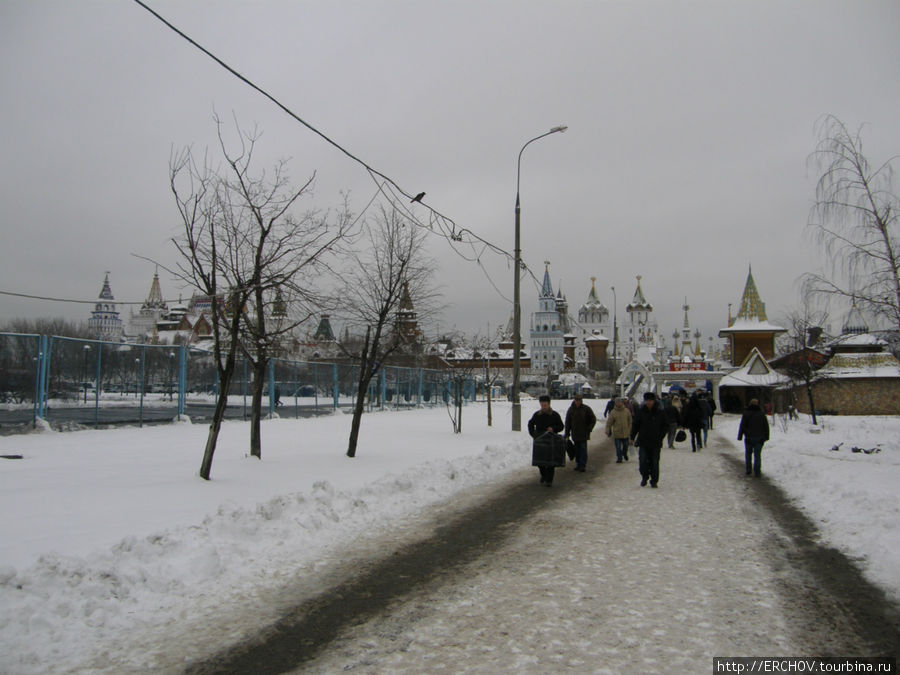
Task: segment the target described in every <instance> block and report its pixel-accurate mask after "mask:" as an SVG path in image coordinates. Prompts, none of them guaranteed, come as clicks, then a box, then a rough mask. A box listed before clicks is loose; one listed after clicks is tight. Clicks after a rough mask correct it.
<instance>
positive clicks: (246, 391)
mask: <svg viewBox="0 0 900 675" xmlns="http://www.w3.org/2000/svg"><path fill="white" fill-rule="evenodd" d="M451 372H452V371H449V370H433V369H425V368H408V367H398V366H384V367H382V368H380V369H379V371H378V373H376V375H375V377H374V378H373V379H372V381H371V383H370V384H369V388H368V390H367V392H366V409H367V410H369V411H371V410H385V409H402V408H418V407H424V406H438V405H445V404H446V403H447V402H449V401H450V399H451V396H452V395H453V394H452V393H451V390H452V391H455V385H454V386H453V387H451V385H450V381H451V379H452V377H451ZM252 378H253V368H252V364H251V363H250V362H249V361H248V360H247V359H246V358H242V357H238V361H237V365H236V368H235V372H234V376H233V378H232V381H231V384H230V387H229V391H228V407H227V408H226V412H225V416H226V419H249V417H250V399H251V395H252ZM358 386H359V369H358V366H355V365H353V364H348V363H325V362H318V361H317V362H305V361H292V360H287V359H271V360H270V361H269V364H268V369H267V374H266V381H265V383H264V386H263V393H264V400H263V414H264V415H265V414H267V413H268V414H269V415H272V414H274V413H277V414H278V415H279V416H280V417H298V418H299V417H310V416H313V415H318V414H323V413H330V412H333V411H334V410H337V409H342V408H351V407H352V405H353V404H354V403H355V400H356V390H357V387H358ZM462 390H463V398H464V400H465V401H471V400H474V398H475V393H476V390H477V387H476V383H475V381H474V379H470V380H469V381H468V382H467V383H466V384H465V386H464V387H463V388H462ZM217 396H218V376H217V372H216V367H215V360H214V356H213V354H212V353H211V352H208V351H204V350H199V349H194V348H189V347H185V346H165V345H138V344H127V343H120V342H104V341H100V340H84V339H76V338H68V337H60V336H46V335H24V334H12V333H0V431H11V430H12V431H15V430H20V429H21V428H23V427H25V426H36V425H37V424H38V420H45V421H46V422H48V423H50V424H52V425H53V426H54V427H55V428H67V427H69V428H78V427H80V426H95V427H100V426H112V425H121V424H137V425H143V424H147V423H160V422H170V421H173V420H177V419H179V418H183V417H187V418H190V419H191V420H193V421H195V422H203V421H205V420H208V419H211V417H212V414H213V410H214V407H215V403H216V398H217Z"/></svg>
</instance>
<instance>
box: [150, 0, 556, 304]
mask: <svg viewBox="0 0 900 675" xmlns="http://www.w3.org/2000/svg"><path fill="white" fill-rule="evenodd" d="M133 2H134V3H135V4H137V5H139V6H140V7H142V8H143V9H145V10H146V11H147V12H149V13H150V14H151V15H153V16H154V17H155V18H156V19H157V20H158V21H160V22H161V23H163V24H164V25H165V26H166V27H168V28H169V29H170V30H171V31H173V32H174V33H175V34H177V35H178V36H179V37H181V38H182V39H184V40H185V41H187V42H188V43H190V44H191V45H193V46H194V47H196V48H197V49H198V50H200V51H201V52H203V53H204V54H206V55H207V56H208V57H209V58H210V59H212V60H213V61H215V62H216V63H217V64H219V65H220V66H221V67H222V68H224V69H225V70H227V71H228V72H229V73H231V74H232V75H233V76H234V77H236V78H238V79H239V80H240V81H241V82H243V83H244V84H246V85H247V86H248V87H250V88H252V89H253V90H255V91H257V92H258V93H260V94H262V95H263V96H264V97H265V98H267V99H269V100H270V101H271V102H272V103H274V104H275V105H276V106H277V107H278V108H280V109H281V110H282V111H283V112H284V113H285V114H287V115H288V116H289V117H291V118H292V119H294V120H296V121H297V122H299V123H300V124H302V125H303V126H304V127H306V128H307V129H309V130H310V131H312V132H313V133H314V134H316V135H317V136H319V137H320V138H322V139H323V140H324V141H325V142H327V143H328V144H329V145H332V146H333V147H335V148H336V149H337V150H339V151H340V152H341V153H343V154H344V155H346V156H347V157H349V158H350V159H352V160H353V161H354V162H357V163H358V164H360V165H361V166H363V167H364V168H365V169H366V171H367V172H368V173H369V175H370V176H371V177H372V179H373V180H375V181H376V183H377V180H376V176H377V177H378V178H380V179H382V181H383V187H385V186H386V187H389V189H391V190H392V191H393V190H396V191H397V192H398V193H399V194H401V195H403V196H404V197H405V198H407V199H409V200H410V201H412V200H413V196H412V195H411V194H410V193H408V192H407V191H405V190H404V189H403V188H402V187H400V185H399V184H398V183H397V182H396V181H394V180H393V179H392V178H390V177H389V176H387V175H386V174H384V173H382V172H380V171H378V170H377V169H375V168H373V167H372V166H371V165H369V164H367V163H366V162H365V161H363V160H362V159H360V158H359V157H357V156H356V155H354V154H353V153H352V152H350V151H349V150H347V149H346V148H344V147H343V146H342V145H341V144H340V143H338V142H337V141H335V140H333V139H332V138H330V137H329V136H327V135H326V134H325V133H323V132H322V131H320V130H319V129H317V128H316V127H314V126H313V125H312V124H310V123H309V122H307V121H306V120H304V119H303V118H301V117H300V116H299V115H297V114H296V113H295V112H294V111H293V110H291V109H290V108H288V107H287V106H286V105H285V104H283V103H282V102H281V101H279V100H278V99H277V98H275V97H274V96H273V95H272V94H270V93H269V92H268V91H266V90H265V89H263V88H262V87H260V86H258V85H257V84H255V83H254V82H253V81H251V80H250V79H249V78H247V77H245V76H244V75H242V74H241V73H240V72H238V71H237V70H235V69H234V68H232V67H231V66H230V65H228V64H227V63H226V62H225V61H223V60H222V59H220V58H219V57H218V56H216V55H215V54H213V53H212V52H211V51H209V50H208V49H206V48H205V47H203V46H202V45H201V44H199V43H198V42H197V41H196V40H194V39H192V38H191V37H190V36H188V35H187V34H186V33H184V32H183V31H181V30H180V29H179V28H177V27H176V26H175V25H173V24H172V23H171V22H169V21H168V20H166V19H165V18H164V17H163V16H162V15H160V14H159V13H158V12H156V11H155V10H153V9H152V8H151V7H149V6H148V5H147V4H146V3H144V2H142V0H133ZM382 193H383V194H384V191H383V190H382ZM390 201H391V203H392V204H393V205H394V206H395V207H397V206H400V207H402V210H403V212H404V213H405V214H406V216H407V217H408V218H409V220H410V221H411V222H413V223H415V224H416V225H418V226H420V227H424V228H426V229H428V230H430V231H431V232H435V227H437V228H438V230H439V234H440V236H442V237H443V238H444V239H446V240H447V242H448V243H449V244H450V246H451V248H452V249H453V251H454V252H455V253H456V254H457V255H459V256H460V257H462V258H463V259H465V260H467V261H468V262H477V263H478V264H479V266H480V267H481V268H482V271H483V272H484V273H485V275H487V276H488V279H489V281H490V282H491V285H492V286H493V287H494V288H495V289H496V288H497V285H496V284H495V283H494V282H493V280H491V279H490V275H489V273H488V272H487V269H486V268H485V267H484V265H483V264H482V263H481V261H480V256H478V255H476V256H475V257H469V256H467V255H465V254H464V253H462V252H461V251H460V250H459V248H458V247H457V246H456V245H455V244H458V243H466V244H469V245H470V246H472V248H473V251H474V246H475V242H480V243H481V244H484V245H485V247H486V248H489V249H491V250H492V251H493V252H495V253H497V254H499V255H501V256H503V257H506V258H507V259H512V260H514V259H515V256H514V254H512V253H510V252H509V251H507V250H505V249H504V248H502V247H500V246H497V245H496V244H493V243H492V242H490V241H488V240H487V239H484V238H483V237H481V236H479V235H478V234H476V233H475V232H473V231H472V230H471V229H469V228H466V227H459V226H458V225H457V224H456V222H455V221H454V220H453V219H452V218H449V217H447V216H445V215H444V214H442V213H440V212H439V211H437V210H436V209H434V208H433V207H431V206H429V205H428V204H425V203H423V202H422V201H419V202H418V203H420V204H422V206H424V207H425V208H426V209H428V210H429V213H430V222H429V224H428V225H425V224H424V223H422V222H421V221H420V220H419V219H418V218H416V217H415V215H414V214H413V213H412V211H411V210H410V209H409V208H408V205H407V204H406V203H403V201H402V200H400V199H399V198H397V197H396V196H394V198H393V199H390ZM369 205H371V201H370V203H369ZM366 208H368V205H367V207H366ZM522 269H523V270H525V271H527V272H528V274H529V275H530V276H531V277H532V278H533V279H534V280H535V282H537V278H536V277H535V276H534V274H533V273H532V272H531V271H530V269H529V268H528V267H527V266H526V265H525V264H524V263H523V264H522ZM538 286H540V283H539V282H538ZM500 295H501V297H503V298H504V299H505V300H507V301H508V299H507V298H505V296H503V294H500Z"/></svg>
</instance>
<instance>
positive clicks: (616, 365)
mask: <svg viewBox="0 0 900 675" xmlns="http://www.w3.org/2000/svg"><path fill="white" fill-rule="evenodd" d="M609 288H610V290H611V291H612V294H613V384H615V383H616V378H618V377H619V361H618V360H617V358H616V344H617V343H618V338H619V325H618V319H617V318H616V306H617V305H618V303H617V302H616V287H615V286H610V287H609Z"/></svg>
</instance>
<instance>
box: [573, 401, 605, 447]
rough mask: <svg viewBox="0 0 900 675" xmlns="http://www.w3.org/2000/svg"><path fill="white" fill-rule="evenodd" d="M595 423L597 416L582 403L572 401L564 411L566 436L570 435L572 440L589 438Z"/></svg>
mask: <svg viewBox="0 0 900 675" xmlns="http://www.w3.org/2000/svg"><path fill="white" fill-rule="evenodd" d="M595 424H597V416H596V415H595V414H594V411H593V410H591V408H590V407H589V406H586V405H585V404H584V403H582V404H581V405H578V406H577V405H575V404H574V403H573V404H572V405H570V406H569V409H568V410H567V411H566V436H571V437H572V440H573V441H586V440H588V439H590V437H591V431H592V430H593V428H594V425H595Z"/></svg>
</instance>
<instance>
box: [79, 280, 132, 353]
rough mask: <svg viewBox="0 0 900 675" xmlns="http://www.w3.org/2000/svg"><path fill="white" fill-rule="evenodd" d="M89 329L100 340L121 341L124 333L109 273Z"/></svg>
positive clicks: (90, 320) (92, 313)
mask: <svg viewBox="0 0 900 675" xmlns="http://www.w3.org/2000/svg"><path fill="white" fill-rule="evenodd" d="M88 328H90V331H91V333H92V334H94V335H96V336H97V339H98V340H120V339H121V338H122V335H123V333H124V330H123V328H122V319H120V318H119V312H118V311H117V310H116V303H115V298H113V294H112V290H111V289H110V286H109V272H107V273H106V278H105V279H104V280H103V288H102V289H100V296H99V297H98V298H97V304H96V305H94V311H92V312H91V318H90V319H88Z"/></svg>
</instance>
